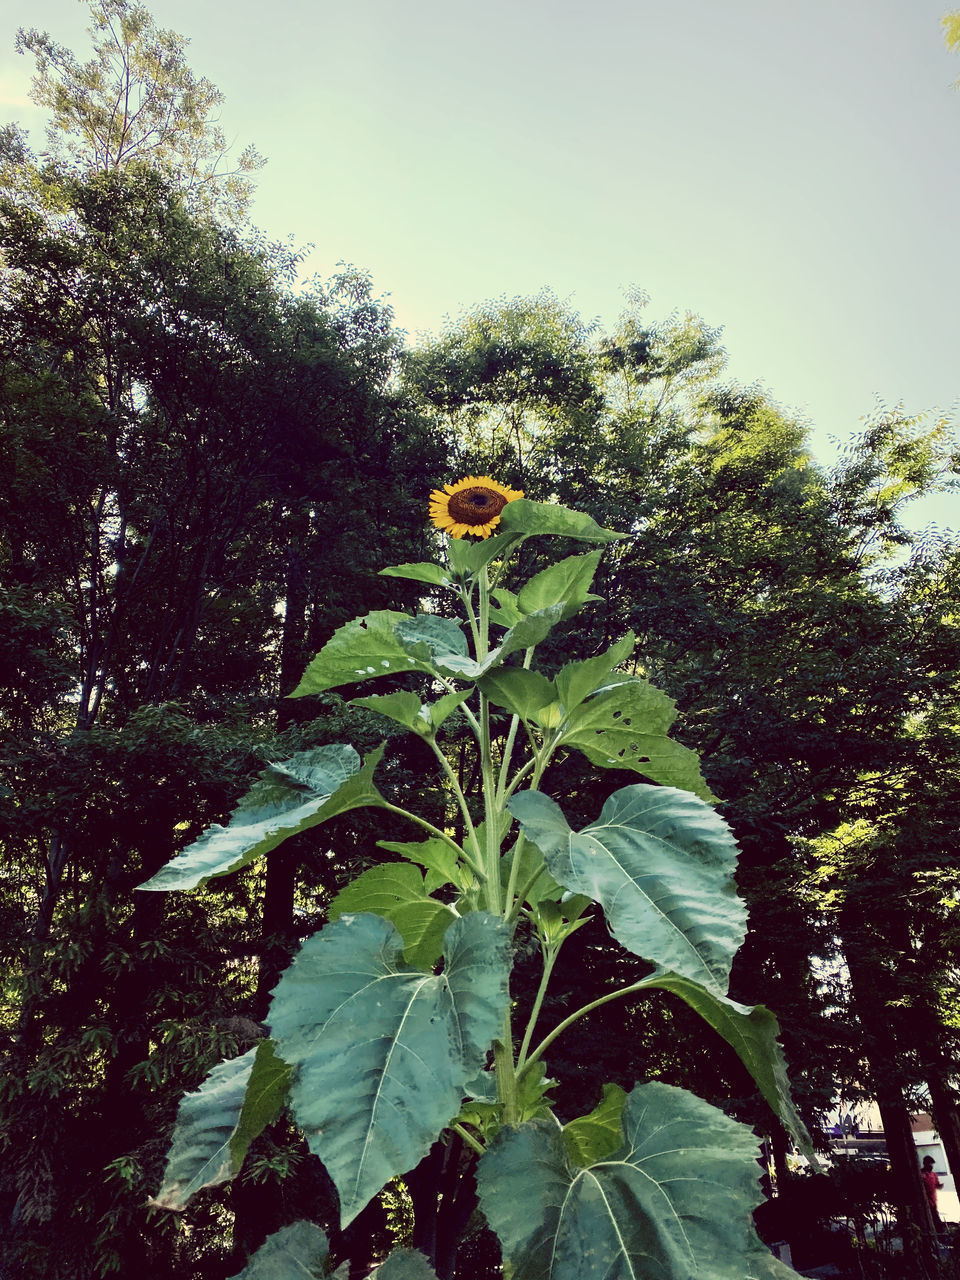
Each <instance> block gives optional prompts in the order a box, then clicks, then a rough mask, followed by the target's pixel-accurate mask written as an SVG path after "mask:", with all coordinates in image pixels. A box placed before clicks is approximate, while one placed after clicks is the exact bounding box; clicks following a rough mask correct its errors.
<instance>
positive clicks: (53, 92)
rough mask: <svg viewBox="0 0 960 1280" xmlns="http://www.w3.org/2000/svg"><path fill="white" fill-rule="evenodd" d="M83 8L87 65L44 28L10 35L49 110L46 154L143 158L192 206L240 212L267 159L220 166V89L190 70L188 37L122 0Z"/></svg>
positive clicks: (107, 161)
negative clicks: (28, 60)
mask: <svg viewBox="0 0 960 1280" xmlns="http://www.w3.org/2000/svg"><path fill="white" fill-rule="evenodd" d="M90 12H91V17H92V25H91V26H90V27H89V28H88V33H89V35H90V36H91V38H92V40H93V42H94V44H93V56H92V57H91V58H90V59H89V60H88V61H87V62H85V63H81V62H80V61H79V59H78V58H77V57H76V55H75V54H74V53H72V52H71V51H70V50H69V49H67V48H65V47H64V46H63V45H61V44H57V42H56V41H55V40H53V39H51V37H50V36H49V35H48V34H47V33H46V32H42V31H37V30H23V29H21V30H20V31H19V32H18V34H17V51H18V52H19V53H32V54H33V56H34V59H35V60H36V66H37V74H36V76H35V77H34V81H33V90H32V97H33V100H34V102H35V103H36V104H37V105H38V106H40V107H45V108H46V109H47V110H48V111H49V112H50V122H49V125H48V127H47V141H48V146H49V149H50V153H51V155H52V156H53V158H54V159H55V160H56V161H57V162H58V163H61V164H63V165H64V166H65V167H66V166H73V165H79V166H80V167H81V169H83V170H87V171H94V172H101V173H110V172H112V171H115V170H118V169H121V168H125V167H127V166H130V165H134V164H141V165H142V164H145V163H146V164H151V165H153V166H155V167H156V168H158V169H159V170H160V171H161V172H163V173H165V174H167V175H168V176H170V177H172V178H173V180H174V181H175V182H176V184H177V186H178V187H179V188H180V189H181V190H182V191H183V192H184V193H185V194H186V195H187V196H188V198H189V199H190V201H191V203H192V204H193V205H194V206H195V207H196V208H198V209H201V210H203V211H204V212H206V213H211V212H215V213H217V214H219V215H220V216H226V217H229V218H232V219H234V220H239V219H241V218H242V217H243V216H244V215H245V213H246V209H247V206H248V205H249V203H250V200H251V198H252V195H253V181H252V178H251V175H252V174H253V173H255V172H256V170H257V169H259V168H261V167H262V166H263V165H264V164H265V163H266V162H265V161H264V159H263V158H262V157H261V156H259V155H258V154H257V152H256V151H255V149H254V148H253V147H247V148H246V149H245V150H244V151H243V152H242V153H241V154H240V156H239V157H238V158H237V160H236V167H235V168H234V169H232V170H223V168H222V163H223V159H224V156H225V155H226V154H227V152H228V151H229V147H228V145H227V141H226V135H225V134H224V132H223V130H222V129H221V127H220V124H219V108H220V106H221V104H222V103H223V94H222V93H221V92H220V90H219V89H217V88H216V86H215V85H213V84H212V83H211V82H210V81H209V80H206V79H203V78H198V77H197V76H196V75H195V74H194V73H193V71H192V70H191V69H190V67H189V65H188V64H187V61H186V57H185V53H184V50H185V47H186V45H187V43H188V42H187V40H186V39H184V37H183V36H180V35H178V34H177V33H176V32H175V31H167V30H163V29H160V28H158V27H157V26H156V23H155V22H154V19H153V17H152V16H151V14H150V13H149V12H148V11H147V9H145V8H144V7H143V6H142V5H137V4H133V3H131V2H130V0H98V2H97V3H92V4H91V5H90Z"/></svg>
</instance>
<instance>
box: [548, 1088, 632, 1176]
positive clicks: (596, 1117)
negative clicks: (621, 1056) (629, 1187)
mask: <svg viewBox="0 0 960 1280" xmlns="http://www.w3.org/2000/svg"><path fill="white" fill-rule="evenodd" d="M626 1102H627V1095H626V1092H625V1090H623V1089H621V1088H620V1086H619V1085H618V1084H605V1085H604V1086H603V1097H602V1098H601V1100H600V1102H599V1103H598V1104H597V1106H596V1107H594V1109H593V1110H592V1111H591V1112H590V1113H589V1114H588V1115H585V1116H578V1117H577V1118H576V1120H571V1121H570V1122H569V1124H565V1125H564V1126H563V1143H564V1146H565V1147H566V1149H567V1155H568V1156H569V1157H570V1160H571V1161H572V1163H573V1164H575V1165H579V1166H580V1167H581V1168H586V1167H587V1165H591V1164H596V1163H597V1161H598V1160H606V1158H607V1156H611V1155H613V1153H614V1151H616V1150H617V1149H618V1148H619V1147H620V1146H622V1144H623V1108H624V1106H625V1105H626Z"/></svg>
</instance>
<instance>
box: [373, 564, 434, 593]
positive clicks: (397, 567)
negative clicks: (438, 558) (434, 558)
mask: <svg viewBox="0 0 960 1280" xmlns="http://www.w3.org/2000/svg"><path fill="white" fill-rule="evenodd" d="M380 577H381V578H409V579H410V580H411V581H412V582H429V583H430V585H431V586H434V587H449V586H450V582H451V578H450V571H449V569H444V567H443V565H439V564H431V563H430V562H429V561H427V562H425V563H420V564H393V565H391V566H390V567H389V568H388V569H381V570H380Z"/></svg>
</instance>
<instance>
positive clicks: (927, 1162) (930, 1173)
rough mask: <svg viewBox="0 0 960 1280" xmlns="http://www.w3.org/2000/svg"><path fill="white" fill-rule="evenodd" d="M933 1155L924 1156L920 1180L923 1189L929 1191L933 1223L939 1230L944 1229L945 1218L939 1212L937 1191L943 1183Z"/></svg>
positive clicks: (928, 1200)
mask: <svg viewBox="0 0 960 1280" xmlns="http://www.w3.org/2000/svg"><path fill="white" fill-rule="evenodd" d="M933 1164H934V1160H933V1156H924V1157H923V1168H922V1169H921V1170H920V1181H921V1182H922V1183H923V1189H924V1191H926V1193H927V1204H929V1206H930V1216H931V1217H932V1218H933V1225H934V1226H935V1227H936V1229H937V1231H938V1232H942V1231H943V1220H942V1219H941V1217H940V1214H939V1213H938V1212H937V1191H938V1189H939V1188H940V1187H942V1186H943V1183H942V1182H941V1181H940V1179H939V1178H938V1177H937V1175H936V1173H935V1172H934V1168H933Z"/></svg>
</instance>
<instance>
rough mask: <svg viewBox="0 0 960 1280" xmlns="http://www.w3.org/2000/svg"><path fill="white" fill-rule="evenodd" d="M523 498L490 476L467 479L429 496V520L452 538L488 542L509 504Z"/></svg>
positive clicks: (448, 485)
mask: <svg viewBox="0 0 960 1280" xmlns="http://www.w3.org/2000/svg"><path fill="white" fill-rule="evenodd" d="M522 497H523V490H522V489H508V488H507V486H506V485H503V484H498V483H497V481H496V480H491V479H490V477H489V476H467V478H466V479H465V480H458V481H457V482H456V484H445V485H444V486H443V488H442V489H434V491H433V493H431V495H430V519H431V520H432V521H433V523H434V524H435V525H436V526H437V528H438V529H443V530H444V531H445V532H446V533H449V535H450V537H451V538H464V537H466V535H467V534H468V533H472V534H474V535H475V536H476V537H478V538H489V537H490V535H491V533H493V531H494V529H495V528H496V527H497V525H498V524H499V523H500V513H501V511H503V508H504V507H505V506H506V505H507V503H508V502H514V501H516V499H517V498H522Z"/></svg>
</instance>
